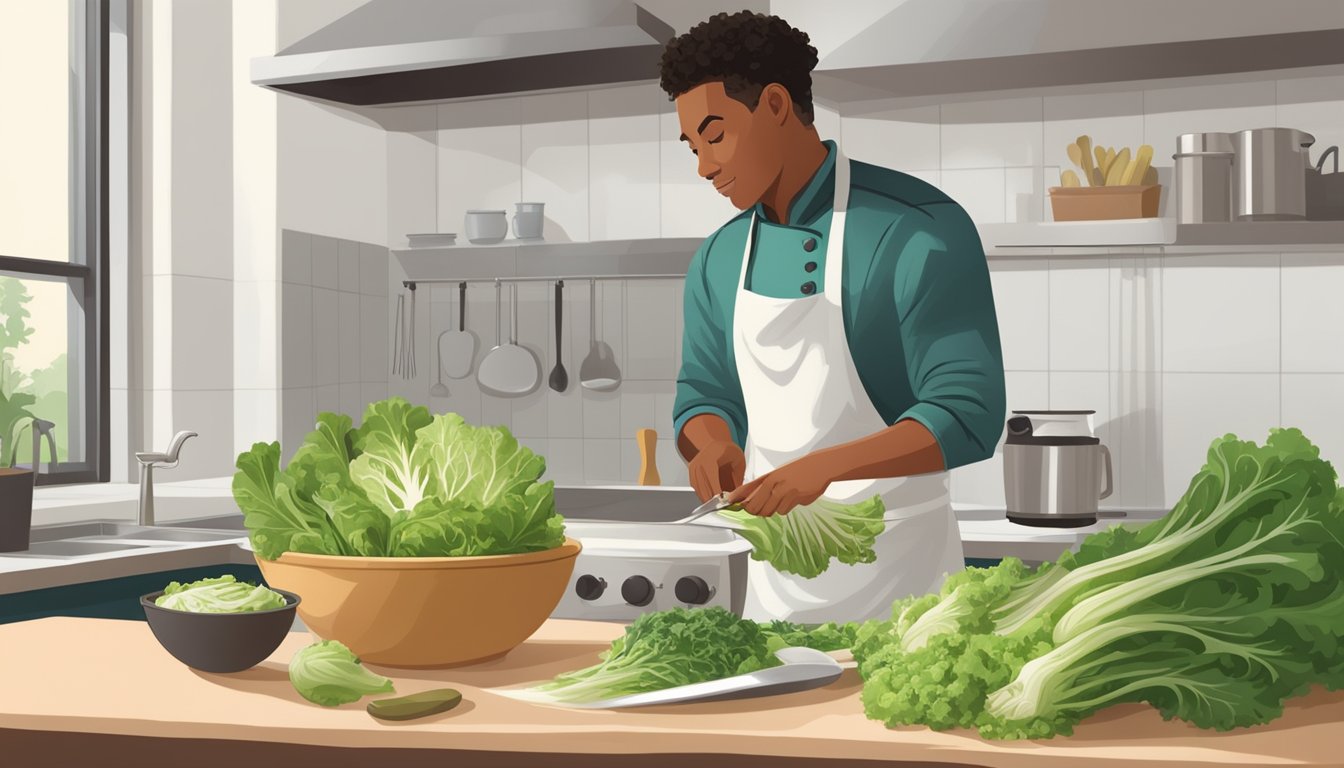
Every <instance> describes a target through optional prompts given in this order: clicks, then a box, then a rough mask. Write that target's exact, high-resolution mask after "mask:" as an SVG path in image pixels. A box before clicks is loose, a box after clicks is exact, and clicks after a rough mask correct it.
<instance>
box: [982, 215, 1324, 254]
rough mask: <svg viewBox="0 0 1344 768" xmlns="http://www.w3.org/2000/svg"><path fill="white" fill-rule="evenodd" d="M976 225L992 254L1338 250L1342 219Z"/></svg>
mask: <svg viewBox="0 0 1344 768" xmlns="http://www.w3.org/2000/svg"><path fill="white" fill-rule="evenodd" d="M978 229H979V230H980V239H981V242H983V243H984V246H985V250H986V253H987V255H989V256H992V257H1012V256H1020V257H1027V256H1052V255H1057V256H1084V257H1086V256H1090V255H1095V256H1105V255H1108V254H1113V253H1125V252H1129V253H1146V254H1159V255H1171V256H1177V255H1182V254H1200V253H1266V252H1268V253H1280V252H1284V253H1291V252H1313V251H1344V221H1235V222H1221V223H1208V224H1177V223H1176V221H1175V220H1174V219H1128V220H1120V221H1062V222H1054V221H1048V222H1029V223H1021V224H981V225H979V227H978Z"/></svg>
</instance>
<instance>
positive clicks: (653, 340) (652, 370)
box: [624, 280, 678, 381]
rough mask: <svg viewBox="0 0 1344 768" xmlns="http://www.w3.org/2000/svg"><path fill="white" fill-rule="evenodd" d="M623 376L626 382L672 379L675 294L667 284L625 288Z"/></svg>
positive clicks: (647, 283) (646, 283) (647, 282)
mask: <svg viewBox="0 0 1344 768" xmlns="http://www.w3.org/2000/svg"><path fill="white" fill-rule="evenodd" d="M625 290H626V297H625V298H626V306H627V308H628V310H629V314H628V315H627V316H626V332H625V336H626V340H627V343H626V345H625V347H626V356H625V366H624V367H625V375H626V377H627V378H630V379H646V380H664V381H665V380H668V379H673V378H676V375H677V372H676V368H675V363H676V349H675V345H676V335H677V334H676V325H675V323H674V322H673V321H674V319H675V318H676V316H677V314H678V310H677V307H676V292H675V290H674V289H673V287H672V284H671V283H670V282H665V281H661V280H657V281H655V280H644V281H638V280H636V281H631V282H629V283H627V285H626V289H625Z"/></svg>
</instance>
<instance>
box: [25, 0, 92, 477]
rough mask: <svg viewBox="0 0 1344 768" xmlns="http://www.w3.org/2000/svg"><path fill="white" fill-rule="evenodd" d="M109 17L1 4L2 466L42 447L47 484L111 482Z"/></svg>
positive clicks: (71, 4)
mask: <svg viewBox="0 0 1344 768" xmlns="http://www.w3.org/2000/svg"><path fill="white" fill-rule="evenodd" d="M107 17H108V13H107V0H64V1H62V0H55V1H52V0H44V1H43V2H28V1H26V0H0V100H3V101H2V102H0V103H4V104H5V105H6V109H5V118H4V119H3V120H0V466H6V465H9V464H10V463H11V462H13V463H17V464H20V465H25V466H29V465H32V464H33V460H34V457H33V446H34V444H35V438H37V439H38V440H40V447H39V448H38V451H39V454H38V457H39V458H40V462H39V474H38V478H37V482H38V483H39V484H49V483H69V482H93V481H99V480H106V479H107V477H108V429H107V418H108V394H109V392H108V386H107V381H108V380H107V373H106V371H107V364H106V349H107V294H106V287H105V275H106V272H107V268H106V263H107V243H108V238H107V206H106V203H107V181H106V179H107V161H106V158H107V141H106V128H107V121H106V108H105V104H106V102H107V84H106V78H105V74H104V73H105V72H106V71H107V66H106V64H107V54H106V49H107V45H106V41H107V39H108V36H107ZM52 445H54V446H55V455H54V456H53V455H52V454H51V450H50V447H51V446H52Z"/></svg>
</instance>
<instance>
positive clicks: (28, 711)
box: [0, 618, 1344, 768]
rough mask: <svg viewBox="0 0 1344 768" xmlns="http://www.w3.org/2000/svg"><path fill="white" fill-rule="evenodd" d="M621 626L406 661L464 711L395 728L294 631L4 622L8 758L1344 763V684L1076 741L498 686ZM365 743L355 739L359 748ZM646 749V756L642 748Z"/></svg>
mask: <svg viewBox="0 0 1344 768" xmlns="http://www.w3.org/2000/svg"><path fill="white" fill-rule="evenodd" d="M621 631H622V628H621V627H620V626H619V625H616V624H606V623H596V622H577V621H558V620H551V621H548V622H547V623H546V624H545V625H544V626H543V627H542V628H541V630H539V631H538V632H537V634H536V635H535V636H534V637H533V638H532V639H531V640H529V641H528V642H527V643H525V644H524V645H522V646H521V647H519V648H517V649H515V650H514V651H513V652H512V653H510V654H509V655H507V656H505V657H504V658H502V659H498V660H495V661H491V662H486V663H483V664H478V665H474V666H471V667H464V668H459V669H455V670H451V669H450V670H392V669H388V668H379V667H375V669H376V670H377V671H379V672H380V673H383V674H386V675H388V676H389V677H392V678H393V679H394V680H395V681H396V685H397V694H399V695H404V694H409V693H415V692H417V691H421V690H426V689H429V688H437V687H443V686H451V687H454V688H457V689H458V690H460V691H462V693H463V697H464V701H463V703H462V704H461V705H460V706H459V707H458V708H456V709H454V710H452V711H450V712H447V713H443V714H440V715H435V716H433V717H430V718H425V719H422V720H415V721H409V722H404V723H385V722H382V721H378V720H375V719H373V718H372V717H370V716H369V715H368V714H367V713H366V712H365V711H364V704H365V703H367V701H369V700H370V699H365V700H364V702H360V703H356V704H348V705H345V706H342V707H337V708H330V709H328V708H324V707H319V706H316V705H313V704H309V703H308V702H306V701H304V700H303V699H301V698H300V697H299V696H298V694H297V693H295V691H294V690H293V688H292V687H291V685H290V683H289V680H288V677H287V673H286V664H287V662H288V659H289V658H290V657H291V656H292V655H293V653H294V652H295V651H297V650H298V649H300V648H302V647H303V646H304V645H305V644H307V643H308V642H310V640H311V638H310V637H309V636H308V635H307V634H306V633H291V634H290V635H289V636H288V637H287V638H286V640H285V641H284V643H283V644H282V645H281V647H280V648H279V649H278V650H277V651H276V652H275V653H274V654H272V655H271V657H270V658H269V659H268V660H267V661H265V662H263V663H262V664H261V665H259V666H257V667H255V668H253V669H251V670H248V671H246V672H241V673H236V674H230V675H216V674H208V673H203V672H196V671H193V670H191V669H189V668H187V667H186V666H184V665H182V664H180V663H178V662H177V661H176V660H174V659H173V658H172V657H171V656H169V655H168V654H167V652H165V651H164V650H163V649H162V648H161V647H160V646H159V645H158V643H157V642H155V640H154V638H153V636H152V635H151V634H150V630H149V628H148V626H147V625H146V624H144V623H142V622H121V621H110V620H99V619H71V618H51V619H41V620H37V621H28V622H20V623H16V624H9V625H3V626H0V648H3V649H4V650H5V653H4V654H0V680H3V681H4V691H5V696H4V697H0V754H3V755H4V756H5V760H6V762H8V763H10V764H17V765H25V766H37V765H53V766H55V765H95V766H105V767H110V766H118V765H126V766H136V768H142V767H145V768H147V767H148V766H157V765H165V766H180V765H191V766H193V767H194V768H207V767H208V766H229V768H233V767H234V766H236V765H239V764H255V765H286V766H307V765H314V766H317V765H320V766H323V768H339V767H340V766H355V765H358V766H370V765H378V766H389V767H392V766H421V765H424V766H428V765H431V764H432V765H435V766H442V765H472V766H505V765H509V766H514V765H518V766H522V765H526V766H538V768H550V767H553V766H594V767H596V768H600V767H602V766H626V765H631V764H634V761H635V760H638V765H640V766H641V768H652V767H653V766H661V765H668V766H683V765H691V764H693V765H696V766H697V768H714V766H727V765H732V766H743V765H747V766H770V767H771V768H787V767H790V766H803V765H823V764H824V765H840V766H855V767H857V766H870V765H879V764H881V765H901V766H935V765H936V766H943V768H947V767H948V766H986V767H989V768H1077V767H1078V766H1102V767H1105V766H1117V767H1118V766H1147V767H1156V766H1199V765H1204V766H1215V765H1216V766H1267V765H1295V766H1338V765H1339V764H1340V760H1339V754H1338V752H1339V750H1338V747H1337V745H1336V742H1337V740H1338V734H1339V724H1340V723H1341V722H1344V693H1333V694H1328V693H1324V692H1320V691H1317V692H1314V693H1312V694H1311V695H1309V696H1306V697H1304V698H1302V699H1298V700H1296V701H1294V702H1291V703H1290V706H1289V709H1288V711H1287V713H1286V714H1285V715H1284V717H1282V718H1280V719H1279V720H1278V721H1276V722H1275V723H1272V724H1270V725H1267V726H1260V727H1257V728H1251V729H1244V730H1240V731H1235V732H1230V733H1216V732H1206V731H1201V730H1198V729H1196V728H1193V727H1191V726H1188V725H1185V724H1183V723H1180V722H1164V721H1163V720H1162V719H1161V718H1160V717H1159V716H1158V715H1157V713H1156V712H1155V711H1153V710H1151V709H1149V708H1147V707H1145V706H1141V705H1125V706H1120V707H1115V708H1113V709H1111V710H1108V711H1106V712H1104V713H1102V714H1101V715H1099V716H1097V717H1095V718H1093V719H1092V720H1091V721H1089V722H1087V723H1085V724H1083V726H1081V727H1080V728H1078V730H1077V732H1076V733H1075V734H1074V735H1073V736H1071V737H1067V738H1066V737H1060V738H1056V739H1052V740H1049V741H1038V742H998V743H995V742H987V741H984V740H982V739H980V738H979V737H977V736H976V735H975V734H974V733H971V732H966V731H948V732H942V733H937V732H933V731H929V730H927V729H924V728H902V729H895V730H893V729H887V728H885V727H883V726H882V725H881V724H880V723H877V722H874V721H870V720H868V719H866V718H865V717H864V715H863V711H862V705H861V703H860V700H859V697H858V693H859V690H860V680H859V678H858V675H857V674H856V673H855V671H854V670H852V669H850V670H847V671H846V672H845V673H844V675H843V676H842V677H841V678H840V679H839V680H838V681H836V682H835V683H832V684H831V685H829V686H826V687H824V688H819V689H815V690H812V691H806V692H802V693H795V694H788V695H783V696H774V697H768V698H758V699H745V700H738V701H727V702H715V703H701V704H682V705H676V706H671V705H669V706H659V707H648V708H641V709H633V710H621V711H617V710H613V711H584V710H565V709H558V708H552V707H545V706H538V705H532V704H526V703H523V702H519V701H515V700H513V699H509V698H505V697H502V696H500V695H498V694H496V693H494V692H492V691H491V690H490V689H491V688H497V687H508V686H517V685H521V684H524V683H528V682H531V681H534V680H539V679H545V678H548V677H550V676H552V675H554V674H556V673H558V672H561V671H565V670H570V669H575V668H578V667H581V666H586V665H587V664H590V663H592V662H594V661H595V660H596V654H597V652H598V651H600V650H602V649H603V648H605V647H606V646H607V644H608V643H609V642H610V641H611V639H613V638H615V637H617V636H618V635H619V634H620V633H621ZM356 747H357V748H358V749H353V748H356ZM634 756H638V757H637V758H636V757H634Z"/></svg>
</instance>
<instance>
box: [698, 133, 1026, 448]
mask: <svg viewBox="0 0 1344 768" xmlns="http://www.w3.org/2000/svg"><path fill="white" fill-rule="evenodd" d="M824 143H825V145H826V148H827V155H826V160H825V162H823V163H822V165H821V167H820V168H819V169H817V172H816V174H815V175H814V176H813V177H812V180H811V181H810V182H809V183H808V184H807V185H806V186H805V187H804V188H803V190H802V191H801V192H799V193H798V196H797V197H796V198H794V200H793V203H792V204H791V205H790V206H789V210H788V216H789V220H788V222H786V223H783V224H775V223H772V222H771V221H769V219H767V217H766V215H765V211H764V209H763V206H761V205H760V204H757V205H756V206H755V208H754V209H750V210H746V211H743V212H742V213H741V214H739V215H738V216H736V217H734V218H733V219H732V220H731V221H729V222H728V223H727V224H725V225H723V226H722V227H720V228H719V229H718V230H717V231H716V232H714V234H712V235H710V236H709V238H708V239H706V240H705V242H704V244H703V245H701V246H700V249H699V250H698V251H697V252H696V254H695V256H694V258H693V259H692V260H691V265H690V269H689V270H688V271H687V274H686V289H685V304H684V308H683V312H684V322H685V331H684V334H683V339H684V341H683V346H682V361H681V371H680V373H679V375H678V377H677V396H676V402H675V405H674V406H673V418H674V424H675V428H674V432H675V434H677V435H680V434H681V429H682V426H683V425H684V424H685V423H686V421H687V420H688V419H690V418H692V417H693V416H696V415H698V414H701V413H714V414H717V415H719V416H721V417H722V418H723V419H724V421H726V422H727V423H728V426H729V427H730V429H731V430H732V434H733V440H734V441H735V442H736V443H737V444H738V445H739V446H745V444H746V437H747V434H748V432H749V430H750V428H751V425H750V424H748V423H747V411H746V407H745V405H744V404H743V398H742V388H741V385H740V383H739V381H738V377H737V363H736V359H735V355H734V353H733V336H732V333H733V312H734V303H735V302H734V299H735V296H736V292H737V283H738V278H739V275H740V274H741V271H742V258H743V252H744V251H745V250H746V244H747V234H748V230H749V229H750V227H751V226H752V213H753V212H755V213H756V214H757V215H756V224H755V226H756V239H755V248H754V250H753V252H752V254H751V257H750V258H751V261H750V263H749V264H748V266H747V278H746V280H747V282H746V285H745V288H746V289H747V290H750V291H752V292H753V293H758V294H762V295H765V296H772V297H779V298H790V297H797V298H802V297H804V296H809V295H813V294H816V293H819V292H821V290H822V288H823V280H824V278H823V275H825V273H826V242H827V240H826V238H827V237H829V236H830V223H831V204H832V200H833V191H834V175H835V152H836V149H835V144H834V142H831V141H827V142H824ZM850 168H851V172H850V177H851V178H850V193H849V210H848V213H847V214H846V222H845V248H844V250H845V262H844V272H843V284H842V285H841V297H842V299H841V307H842V313H843V315H844V319H845V335H846V338H847V339H848V342H849V351H850V356H851V357H852V358H853V359H854V365H855V368H856V369H857V371H858V376H859V380H860V381H861V382H862V383H863V387H864V390H865V391H866V392H867V394H868V398H869V399H870V400H871V401H872V403H873V405H874V407H875V408H876V409H877V411H878V413H880V414H881V415H882V418H883V420H884V421H886V423H888V424H895V423H896V422H897V421H900V420H903V419H914V420H915V421H918V422H919V423H921V424H923V425H924V426H925V427H926V428H927V429H928V430H929V431H930V432H931V433H932V434H933V436H934V437H935V438H937V440H938V445H939V447H940V448H941V449H942V454H943V462H944V466H945V467H947V468H948V469H951V468H953V467H957V466H961V465H964V464H970V463H973V462H976V461H980V460H982V459H986V458H989V457H990V456H992V455H993V453H994V448H995V446H996V445H997V444H998V440H999V437H1000V435H1001V434H1002V431H1003V424H1004V417H1005V415H1006V413H1005V396H1004V377H1003V352H1002V349H1001V347H1000V343H999V328H998V321H997V317H996V315H995V311H994V296H993V293H992V292H991V289H990V281H989V267H988V265H987V264H986V262H985V253H984V249H983V247H982V246H981V244H980V237H979V234H978V233H977V232H976V229H975V225H974V224H973V223H972V221H971V219H970V217H969V216H967V215H966V212H965V211H964V210H963V209H962V208H961V206H960V205H958V204H957V203H956V202H954V201H952V200H951V199H950V198H948V196H947V195H945V194H944V193H943V192H942V191H941V190H939V189H938V188H937V187H934V186H933V185H931V184H928V183H927V182H925V181H923V180H921V179H918V178H915V177H913V176H910V175H908V174H904V173H901V172H899V171H894V170H890V169H887V168H881V167H878V166H875V165H869V164H867V163H861V162H858V161H851V162H850ZM799 396H800V397H804V396H806V393H801V392H800V393H799ZM802 407H805V406H802Z"/></svg>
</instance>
